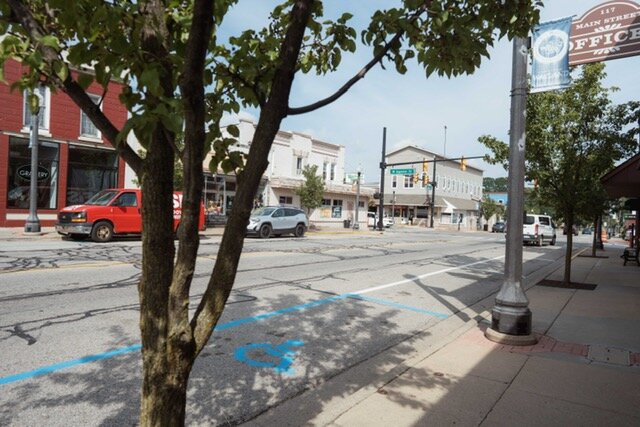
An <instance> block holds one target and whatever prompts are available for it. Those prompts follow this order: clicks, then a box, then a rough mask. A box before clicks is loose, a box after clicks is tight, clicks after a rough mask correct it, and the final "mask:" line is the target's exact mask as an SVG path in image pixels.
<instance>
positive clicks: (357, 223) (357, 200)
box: [353, 166, 362, 230]
mask: <svg viewBox="0 0 640 427" xmlns="http://www.w3.org/2000/svg"><path fill="white" fill-rule="evenodd" d="M361 174H362V170H361V169H360V166H358V180H357V181H356V215H355V221H354V223H353V229H354V230H358V229H359V228H360V223H359V222H358V212H359V211H360V175H361Z"/></svg>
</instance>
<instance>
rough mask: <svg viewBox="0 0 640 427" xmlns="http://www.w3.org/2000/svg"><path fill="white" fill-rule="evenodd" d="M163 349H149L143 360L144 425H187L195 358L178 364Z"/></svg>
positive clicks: (141, 409)
mask: <svg viewBox="0 0 640 427" xmlns="http://www.w3.org/2000/svg"><path fill="white" fill-rule="evenodd" d="M165 356H166V355H165V354H163V353H162V352H155V351H151V352H145V357H144V363H143V365H144V366H143V370H142V372H143V375H144V380H143V383H142V402H141V406H140V425H141V426H183V425H184V421H185V413H186V404H187V385H188V382H189V373H190V372H191V367H192V365H193V363H192V361H186V360H180V361H179V362H180V363H178V365H179V366H174V365H173V364H172V363H168V361H167V360H165Z"/></svg>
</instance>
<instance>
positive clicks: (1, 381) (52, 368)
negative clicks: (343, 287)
mask: <svg viewBox="0 0 640 427" xmlns="http://www.w3.org/2000/svg"><path fill="white" fill-rule="evenodd" d="M501 258H504V255H502V256H499V257H495V258H489V259H485V260H481V261H476V262H472V263H469V264H465V265H459V266H456V267H449V268H443V269H441V270H437V271H433V272H431V273H425V274H421V275H419V276H416V277H414V278H411V279H404V280H399V281H397V282H393V283H389V284H386V285H380V286H374V287H371V288H367V289H362V290H360V291H356V292H350V293H346V294H342V295H336V296H333V297H329V298H324V299H321V300H316V301H311V302H308V303H305V304H299V305H294V306H292V307H287V308H283V309H281V310H276V311H271V312H268V313H262V314H258V315H256V316H251V317H244V318H241V319H237V320H232V321H230V322H227V323H223V324H221V325H217V326H216V327H215V329H214V330H215V331H216V332H219V331H223V330H225V329H231V328H235V327H238V326H241V325H245V324H248V323H253V322H257V321H259V320H263V319H268V318H271V317H275V316H280V315H283V314H288V313H293V312H296V311H301V310H304V309H307V308H311V307H318V306H320V305H324V304H328V303H331V302H334V301H339V300H343V299H347V298H349V299H356V300H364V301H370V302H377V303H382V302H384V305H389V306H393V307H397V308H405V309H411V310H412V311H417V310H421V312H423V313H424V314H429V315H431V316H435V317H441V316H447V315H446V314H443V313H436V312H429V311H428V310H423V309H419V308H416V307H410V306H405V305H403V304H397V303H394V302H391V301H386V300H380V299H377V298H370V297H362V296H361V295H362V294H364V293H370V292H374V291H377V290H381V289H388V288H391V287H395V286H399V285H402V284H405V283H410V282H413V281H415V280H418V279H424V278H425V277H430V276H435V275H438V274H442V273H448V272H450V271H455V270H460V269H463V268H467V267H471V266H473V265H478V264H485V263H487V262H490V261H495V260H497V259H501ZM141 348H142V345H141V344H134V345H130V346H128V347H122V348H119V349H115V350H109V351H105V352H102V353H96V354H92V355H88V356H84V357H80V358H78V359H72V360H68V361H66V362H61V363H56V364H53V365H49V366H44V367H41V368H37V369H33V370H31V371H26V372H21V373H19V374H15V375H8V376H6V377H0V385H5V384H10V383H13V382H17V381H22V380H26V379H29V378H34V377H38V376H42V375H45V374H50V373H53V372H56V371H59V370H62V369H67V368H71V367H74V366H78V365H83V364H85V363H90V362H95V361H98V360H104V359H110V358H112V357H116V356H119V355H121V354H127V353H131V352H134V351H139V350H140V349H141Z"/></svg>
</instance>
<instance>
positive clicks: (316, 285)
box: [0, 227, 591, 426]
mask: <svg viewBox="0 0 640 427" xmlns="http://www.w3.org/2000/svg"><path fill="white" fill-rule="evenodd" d="M590 238H591V236H582V235H580V236H576V237H574V247H579V246H585V245H587V244H588V243H589V242H590ZM219 239H220V238H219V237H218V236H206V237H204V238H203V239H202V240H201V246H200V251H199V260H198V268H197V274H196V276H195V278H194V283H193V286H192V290H191V295H192V307H191V309H192V310H193V309H195V306H196V305H197V301H198V300H199V297H200V295H201V293H202V292H203V291H204V287H205V286H206V283H207V280H208V277H209V275H210V272H211V270H212V267H213V262H214V259H215V256H216V252H217V249H218V243H219ZM565 239H566V236H562V234H561V232H560V233H558V243H557V244H556V246H546V245H545V246H543V247H541V248H539V247H525V250H524V275H525V277H532V276H535V275H538V274H541V272H544V271H549V269H550V268H551V267H552V266H554V265H555V267H557V266H558V263H559V262H560V260H561V259H562V257H563V255H564V242H565ZM504 250H505V237H504V234H492V233H486V232H485V233H483V232H473V233H455V232H450V233H447V232H437V231H432V230H429V229H422V228H417V227H405V228H397V229H394V228H392V229H390V230H388V231H385V232H384V233H376V232H361V233H335V234H314V233H310V234H309V235H307V236H306V237H304V238H301V239H296V238H289V237H283V238H272V239H268V240H261V239H246V241H245V247H244V251H243V255H242V258H241V262H240V268H239V271H238V275H237V278H236V284H235V287H234V290H233V292H232V293H231V297H230V299H229V302H228V304H227V307H226V309H225V312H224V314H223V316H222V319H221V321H220V323H219V324H218V326H217V327H216V330H215V332H214V334H213V336H212V339H211V342H210V343H209V345H208V347H207V348H206V349H205V351H204V352H203V353H202V354H201V355H200V357H199V359H198V361H197V363H196V365H195V367H194V369H193V371H192V374H191V378H190V389H189V397H188V399H189V400H188V407H187V424H188V425H220V424H231V425H235V424H239V423H242V422H244V421H247V420H250V419H252V418H253V417H255V416H257V415H258V414H260V413H263V412H264V411H266V410H267V409H268V408H269V407H272V406H275V405H278V404H279V403H281V402H283V401H286V400H287V399H289V398H291V397H293V396H296V395H298V394H300V393H302V392H304V391H305V390H307V389H310V388H313V387H314V386H315V385H317V384H320V383H323V382H325V381H328V380H330V379H331V378H333V377H335V376H337V375H340V374H342V373H344V372H347V371H349V370H350V369H352V368H353V367H356V366H358V365H359V364H361V363H363V362H365V361H367V360H369V359H371V358H373V357H374V356H377V355H381V354H383V353H385V352H388V354H389V356H388V357H387V358H386V359H385V366H380V368H379V369H380V370H381V372H382V371H383V370H384V369H389V367H393V366H395V365H397V364H399V363H401V362H402V357H401V356H400V355H401V354H402V352H403V346H404V345H405V344H404V343H405V342H406V341H407V340H409V339H411V338H412V337H415V336H417V335H424V334H427V336H428V334H429V333H430V330H431V328H433V327H434V326H436V325H437V324H438V323H440V322H442V321H443V320H445V319H448V318H450V317H452V316H461V315H463V314H462V313H461V311H462V310H464V309H466V308H467V307H470V306H472V305H473V304H475V303H477V302H478V301H481V300H482V299H484V298H486V297H487V296H489V295H491V294H492V293H494V292H496V291H497V290H498V289H499V287H500V285H501V283H502V275H503V263H504V255H505V254H504ZM140 264H141V242H140V240H139V239H124V240H118V241H115V242H112V243H109V244H96V243H93V242H90V241H86V242H74V241H65V240H61V239H48V240H42V241H37V240H29V241H3V242H0V282H1V285H0V325H1V327H0V331H1V332H0V352H1V354H2V355H3V358H2V364H1V368H0V389H1V393H0V396H1V397H0V425H65V426H68V425H132V424H136V422H137V416H138V410H139V393H140V391H139V389H140V382H141V379H140V366H141V363H140V345H139V343H140V339H139V335H140V334H139V330H138V316H139V307H138V294H137V288H136V284H137V281H138V279H139V275H140ZM465 316H466V314H465ZM534 316H535V313H534ZM534 321H535V320H534ZM391 349H393V352H391V351H390V350H391ZM362 385H363V384H360V383H358V381H355V380H354V382H353V384H351V389H353V390H356V389H358V388H359V387H361V386H362ZM348 392H349V390H345V393H348ZM318 404H319V405H320V404H321V402H318ZM283 424H286V421H284V420H283Z"/></svg>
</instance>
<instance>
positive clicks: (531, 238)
mask: <svg viewBox="0 0 640 427" xmlns="http://www.w3.org/2000/svg"><path fill="white" fill-rule="evenodd" d="M522 239H523V243H524V244H528V243H533V244H535V245H537V246H542V245H543V244H544V242H548V243H549V244H550V245H551V246H553V245H555V244H556V225H555V224H554V222H553V220H552V219H551V217H550V216H549V215H538V214H527V215H525V217H524V224H523V227H522Z"/></svg>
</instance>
